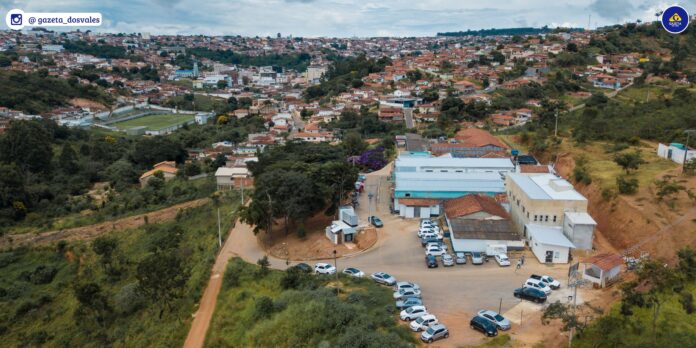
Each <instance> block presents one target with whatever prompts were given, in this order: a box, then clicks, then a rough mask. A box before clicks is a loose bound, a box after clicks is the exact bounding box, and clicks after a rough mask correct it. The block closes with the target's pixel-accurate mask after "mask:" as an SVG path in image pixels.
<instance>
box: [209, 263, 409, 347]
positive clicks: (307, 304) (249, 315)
mask: <svg viewBox="0 0 696 348" xmlns="http://www.w3.org/2000/svg"><path fill="white" fill-rule="evenodd" d="M337 286H338V287H340V293H339V294H337V291H336V287H337ZM396 316H397V311H396V308H395V307H394V305H393V299H392V297H391V290H390V289H388V288H385V287H381V286H379V285H377V284H375V283H374V282H371V281H369V280H359V279H354V278H348V277H344V276H341V278H340V283H336V282H335V278H334V277H333V276H331V277H321V276H313V275H309V274H304V273H301V272H298V271H296V270H292V269H291V270H288V271H285V272H281V271H269V272H268V273H263V272H262V271H261V269H260V267H258V266H255V265H251V264H248V263H245V262H244V261H242V260H241V259H233V260H232V261H231V262H230V264H229V265H228V267H227V271H226V272H225V277H224V280H223V288H222V291H221V292H220V295H219V297H218V306H217V309H216V310H215V316H214V317H213V321H212V323H211V326H210V328H209V330H208V336H207V339H206V346H207V347H337V348H343V347H345V348H348V347H351V348H352V347H364V348H368V347H369V348H372V347H374V348H388V347H411V346H415V340H414V339H413V336H411V334H410V333H409V331H408V330H407V329H406V327H404V326H402V325H399V324H398V321H397V317H396Z"/></svg>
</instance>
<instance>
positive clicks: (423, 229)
mask: <svg viewBox="0 0 696 348" xmlns="http://www.w3.org/2000/svg"><path fill="white" fill-rule="evenodd" d="M418 232H420V233H440V228H439V227H437V226H431V227H421V228H420V230H418Z"/></svg>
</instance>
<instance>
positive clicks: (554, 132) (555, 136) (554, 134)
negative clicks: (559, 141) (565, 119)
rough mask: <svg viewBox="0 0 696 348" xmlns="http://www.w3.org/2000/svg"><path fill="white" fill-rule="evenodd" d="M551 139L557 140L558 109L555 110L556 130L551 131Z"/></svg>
mask: <svg viewBox="0 0 696 348" xmlns="http://www.w3.org/2000/svg"><path fill="white" fill-rule="evenodd" d="M553 137H554V138H558V109H556V128H554V130H553Z"/></svg>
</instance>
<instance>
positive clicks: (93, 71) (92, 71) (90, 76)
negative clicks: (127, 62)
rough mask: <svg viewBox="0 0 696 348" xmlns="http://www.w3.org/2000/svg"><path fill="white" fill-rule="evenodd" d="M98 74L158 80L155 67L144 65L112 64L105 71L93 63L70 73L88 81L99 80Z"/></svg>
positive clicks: (117, 84)
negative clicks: (124, 65)
mask: <svg viewBox="0 0 696 348" xmlns="http://www.w3.org/2000/svg"><path fill="white" fill-rule="evenodd" d="M99 74H114V75H117V76H121V77H124V78H126V79H129V80H152V81H159V80H160V78H159V75H158V73H157V69H156V68H154V67H151V66H144V67H142V68H138V67H137V66H134V67H132V68H129V69H127V68H121V67H118V66H114V67H112V68H111V70H109V71H107V70H106V69H97V68H96V67H95V66H94V65H85V66H83V67H82V69H79V70H74V71H73V72H72V75H74V76H77V77H80V78H83V79H86V80H89V81H90V82H94V81H99V80H100V79H99ZM104 82H106V81H104ZM102 83H103V82H102ZM106 84H107V85H108V82H106ZM119 84H122V83H121V82H120V81H117V82H115V83H114V85H115V86H119ZM121 87H122V86H121Z"/></svg>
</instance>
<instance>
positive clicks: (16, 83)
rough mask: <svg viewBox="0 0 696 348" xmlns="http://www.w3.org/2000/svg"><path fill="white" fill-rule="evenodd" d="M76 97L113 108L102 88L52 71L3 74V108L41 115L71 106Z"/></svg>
mask: <svg viewBox="0 0 696 348" xmlns="http://www.w3.org/2000/svg"><path fill="white" fill-rule="evenodd" d="M72 98H86V99H90V100H93V101H96V102H99V103H102V104H106V105H109V104H111V102H112V97H111V96H109V95H108V94H106V93H104V91H102V90H101V89H100V88H99V87H95V86H93V85H81V84H80V83H79V82H78V80H77V79H76V78H71V79H68V80H66V79H62V78H58V77H53V76H48V71H46V70H45V69H44V70H39V71H38V72H31V73H25V72H21V71H0V105H2V106H6V107H8V108H11V109H16V110H21V111H24V112H27V113H30V114H41V113H45V112H47V111H50V110H51V109H53V108H55V107H59V106H67V105H69V103H68V101H69V100H70V99H72Z"/></svg>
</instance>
